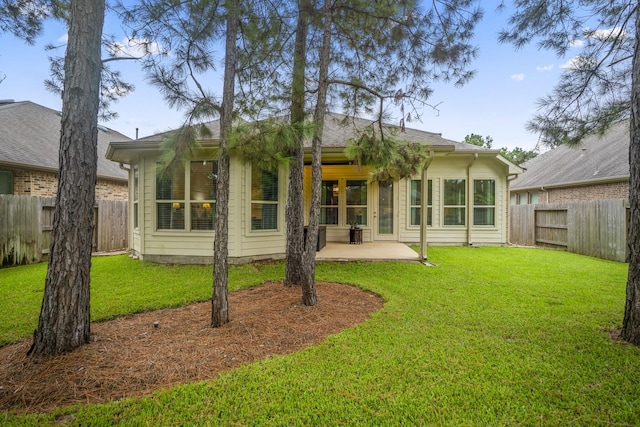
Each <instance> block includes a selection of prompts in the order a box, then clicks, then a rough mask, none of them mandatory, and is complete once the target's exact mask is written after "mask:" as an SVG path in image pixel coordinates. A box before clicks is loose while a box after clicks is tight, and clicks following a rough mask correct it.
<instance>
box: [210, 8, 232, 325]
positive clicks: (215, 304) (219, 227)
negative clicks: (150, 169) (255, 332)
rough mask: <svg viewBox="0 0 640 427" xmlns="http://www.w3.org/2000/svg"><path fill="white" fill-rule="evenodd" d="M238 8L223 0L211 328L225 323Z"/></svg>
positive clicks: (227, 294) (226, 312) (227, 305)
mask: <svg viewBox="0 0 640 427" xmlns="http://www.w3.org/2000/svg"><path fill="white" fill-rule="evenodd" d="M238 8H239V5H238V2H237V0H236V1H233V0H231V1H229V2H227V13H228V16H227V36H226V46H225V61H224V63H225V66H224V83H223V89H222V108H221V113H220V150H219V153H220V154H219V156H218V183H217V188H216V191H217V193H216V237H215V243H214V251H213V297H212V299H211V327H213V328H217V327H219V326H222V325H224V324H225V323H228V322H229V301H228V298H229V286H228V282H229V274H228V273H229V263H228V254H229V152H228V150H227V141H228V138H229V133H230V132H231V126H232V122H233V108H234V105H233V104H234V91H235V78H236V49H237V48H236V37H237V35H238V13H239V10H238Z"/></svg>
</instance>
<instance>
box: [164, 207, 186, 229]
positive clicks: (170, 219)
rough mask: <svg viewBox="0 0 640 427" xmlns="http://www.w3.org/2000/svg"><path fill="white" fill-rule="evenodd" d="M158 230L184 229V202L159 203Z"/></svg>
mask: <svg viewBox="0 0 640 427" xmlns="http://www.w3.org/2000/svg"><path fill="white" fill-rule="evenodd" d="M157 209H158V230H184V203H177V202H175V203H158V205H157Z"/></svg>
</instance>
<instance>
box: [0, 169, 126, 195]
mask: <svg viewBox="0 0 640 427" xmlns="http://www.w3.org/2000/svg"><path fill="white" fill-rule="evenodd" d="M10 170H11V171H12V172H13V193H14V194H16V195H19V196H43V197H55V196H56V192H57V190H58V178H56V174H55V173H52V172H40V171H29V170H25V169H10ZM128 194H129V190H128V186H127V183H121V182H118V181H114V180H105V179H98V182H97V184H96V199H97V200H127V199H128Z"/></svg>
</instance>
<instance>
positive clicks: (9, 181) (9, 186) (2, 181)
mask: <svg viewBox="0 0 640 427" xmlns="http://www.w3.org/2000/svg"><path fill="white" fill-rule="evenodd" d="M0 194H13V172H11V171H0Z"/></svg>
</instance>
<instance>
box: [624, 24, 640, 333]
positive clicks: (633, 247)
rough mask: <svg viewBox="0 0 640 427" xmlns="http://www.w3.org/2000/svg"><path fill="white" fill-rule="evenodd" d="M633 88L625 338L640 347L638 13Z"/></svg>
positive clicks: (639, 46)
mask: <svg viewBox="0 0 640 427" xmlns="http://www.w3.org/2000/svg"><path fill="white" fill-rule="evenodd" d="M631 86H632V89H631V121H630V125H629V127H630V144H629V206H630V222H629V243H628V245H629V256H630V259H629V276H628V278H627V300H626V304H625V309H624V320H623V323H622V338H623V339H624V340H626V341H628V342H630V343H633V344H635V345H640V14H637V13H636V39H635V49H634V55H633V69H632V76H631Z"/></svg>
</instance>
